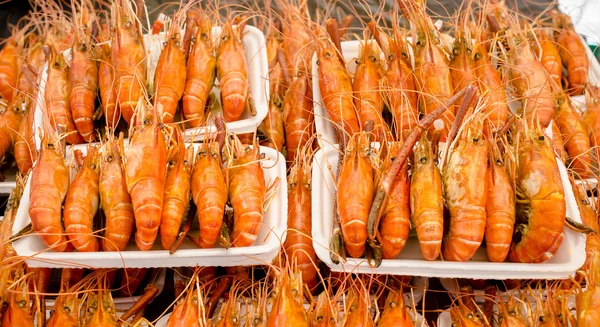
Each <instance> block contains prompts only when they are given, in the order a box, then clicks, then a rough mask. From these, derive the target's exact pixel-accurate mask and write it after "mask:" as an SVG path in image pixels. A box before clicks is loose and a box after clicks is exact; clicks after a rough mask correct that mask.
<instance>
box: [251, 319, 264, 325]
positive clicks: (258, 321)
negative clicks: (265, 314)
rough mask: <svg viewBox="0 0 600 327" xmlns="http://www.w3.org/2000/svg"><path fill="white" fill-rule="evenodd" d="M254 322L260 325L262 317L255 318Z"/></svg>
mask: <svg viewBox="0 0 600 327" xmlns="http://www.w3.org/2000/svg"><path fill="white" fill-rule="evenodd" d="M252 323H253V324H254V325H260V324H261V323H262V319H260V318H254V321H253V322H252Z"/></svg>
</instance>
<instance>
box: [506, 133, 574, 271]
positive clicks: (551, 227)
mask: <svg viewBox="0 0 600 327" xmlns="http://www.w3.org/2000/svg"><path fill="white" fill-rule="evenodd" d="M520 138H521V143H522V144H521V145H520V147H519V153H518V162H517V176H516V180H517V190H516V195H517V206H516V212H517V216H516V217H517V223H518V226H516V227H515V229H516V230H517V231H519V233H518V234H517V235H515V236H516V238H515V236H513V245H512V246H511V250H510V253H509V259H510V260H511V261H513V262H525V263H530V262H544V261H546V260H548V259H550V258H551V257H552V256H553V255H554V252H556V250H558V247H559V246H560V244H561V243H562V240H563V238H564V233H563V228H564V225H565V215H566V203H565V195H564V190H563V185H562V182H561V179H560V173H559V170H558V166H557V164H556V160H555V159H554V153H553V152H552V148H551V146H550V144H549V141H548V140H547V139H546V137H545V136H544V135H543V134H542V133H541V132H540V131H538V130H535V129H531V130H529V131H522V132H521V137H520ZM519 236H520V237H519Z"/></svg>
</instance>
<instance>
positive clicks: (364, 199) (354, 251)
mask: <svg viewBox="0 0 600 327" xmlns="http://www.w3.org/2000/svg"><path fill="white" fill-rule="evenodd" d="M370 147H371V145H370V140H369V134H368V132H360V133H356V134H354V136H353V137H352V138H351V139H350V141H349V143H348V145H347V146H346V149H345V155H344V159H343V163H342V166H341V170H340V172H339V176H338V181H337V208H336V210H337V212H338V214H339V216H340V220H341V227H342V236H343V238H344V244H345V245H346V250H347V251H348V254H349V255H350V256H351V257H354V258H359V257H361V256H362V255H363V253H364V252H365V242H366V241H367V236H368V235H367V220H368V218H369V209H370V208H371V203H372V201H373V197H374V195H375V183H374V180H373V178H374V176H373V167H372V164H371V160H370V158H369V153H370V150H371V149H370Z"/></svg>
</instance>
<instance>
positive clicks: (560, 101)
mask: <svg viewBox="0 0 600 327" xmlns="http://www.w3.org/2000/svg"><path fill="white" fill-rule="evenodd" d="M555 99H556V111H555V113H554V121H555V122H556V125H557V126H558V129H559V130H560V134H561V135H562V137H563V139H564V142H565V143H564V147H565V149H566V150H567V155H568V159H569V160H570V164H569V167H570V168H573V170H575V172H576V173H577V174H578V175H579V176H580V177H581V178H589V177H591V174H592V171H591V167H592V155H591V154H592V151H591V146H590V138H589V136H588V133H587V131H586V129H585V127H584V122H583V119H582V118H581V116H579V114H577V113H576V112H575V110H574V109H573V107H572V106H571V101H570V99H569V97H568V96H567V94H566V93H565V92H563V91H562V90H560V89H557V90H556V93H555Z"/></svg>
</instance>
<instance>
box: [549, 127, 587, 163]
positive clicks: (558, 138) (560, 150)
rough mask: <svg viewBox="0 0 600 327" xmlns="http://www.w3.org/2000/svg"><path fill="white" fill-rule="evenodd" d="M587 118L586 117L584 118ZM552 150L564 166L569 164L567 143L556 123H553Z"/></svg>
mask: <svg viewBox="0 0 600 327" xmlns="http://www.w3.org/2000/svg"><path fill="white" fill-rule="evenodd" d="M584 118H585V117H584ZM552 149H553V150H554V153H555V154H556V157H558V158H559V159H560V160H561V161H562V162H563V164H564V163H566V162H567V152H566V151H565V142H564V141H563V137H562V134H561V133H560V129H558V125H556V121H552Z"/></svg>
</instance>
